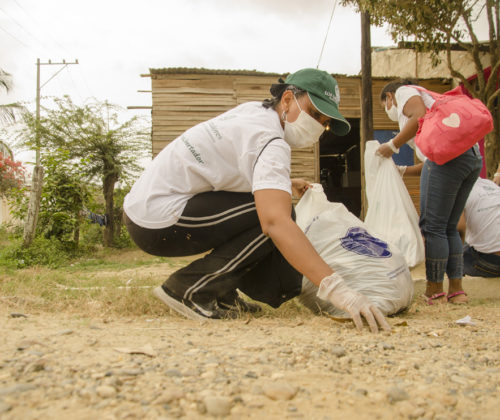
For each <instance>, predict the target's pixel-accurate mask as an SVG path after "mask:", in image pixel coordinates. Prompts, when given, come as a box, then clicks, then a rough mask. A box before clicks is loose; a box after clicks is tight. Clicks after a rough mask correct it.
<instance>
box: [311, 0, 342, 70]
mask: <svg viewBox="0 0 500 420" xmlns="http://www.w3.org/2000/svg"><path fill="white" fill-rule="evenodd" d="M337 2H338V0H334V1H333V9H332V14H331V15H330V22H328V28H327V29H326V34H325V39H324V41H323V46H322V47H321V52H320V54H319V58H318V64H317V65H316V68H319V63H320V62H321V58H322V57H323V51H324V49H325V44H326V40H327V38H328V33H329V32H330V26H331V24H332V20H333V14H334V13H335V9H336V7H337Z"/></svg>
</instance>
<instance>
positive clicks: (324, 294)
mask: <svg viewBox="0 0 500 420" xmlns="http://www.w3.org/2000/svg"><path fill="white" fill-rule="evenodd" d="M317 296H318V297H319V298H320V299H323V300H327V301H330V302H331V303H332V304H333V305H335V306H336V307H337V308H339V309H342V310H343V311H346V312H347V313H348V314H349V315H351V317H352V320H353V321H354V324H355V325H356V328H357V329H358V330H362V329H363V321H362V320H361V315H362V316H363V317H364V318H365V319H366V321H367V322H368V325H369V326H370V330H371V331H372V332H374V333H376V332H378V326H380V327H381V328H382V329H384V330H387V331H390V330H391V327H390V326H389V324H388V323H387V321H386V320H385V318H384V315H382V312H380V310H379V309H378V308H377V307H376V306H375V305H373V304H372V303H371V302H370V301H369V300H368V298H367V297H366V296H363V295H362V294H360V293H358V292H356V291H355V290H353V289H351V288H350V287H348V286H347V285H346V284H345V282H344V279H343V278H342V276H341V275H340V274H338V273H333V274H331V275H329V276H327V277H325V278H324V279H323V280H321V283H320V285H319V289H318V293H317ZM377 323H378V325H377Z"/></svg>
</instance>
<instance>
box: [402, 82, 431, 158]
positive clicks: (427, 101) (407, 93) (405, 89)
mask: <svg viewBox="0 0 500 420" xmlns="http://www.w3.org/2000/svg"><path fill="white" fill-rule="evenodd" d="M395 96H396V102H397V104H398V106H397V109H398V122H399V129H400V130H402V129H403V127H404V126H405V125H406V123H407V122H408V119H409V118H408V117H407V116H406V115H405V114H404V113H403V108H404V107H405V105H406V102H407V101H408V99H410V98H411V97H413V96H420V97H421V98H422V100H423V101H424V105H425V107H426V108H427V109H430V108H431V107H432V105H433V104H434V102H435V101H434V99H432V96H431V95H429V94H428V93H427V92H421V91H419V90H418V89H415V88H413V87H411V86H401V87H399V88H397V89H396V92H395ZM406 144H407V145H408V146H410V147H411V148H412V149H413V150H415V152H416V153H417V157H418V158H419V159H420V160H421V161H422V162H423V161H425V160H426V159H427V157H426V156H425V155H424V154H423V153H422V151H421V150H420V149H419V148H418V147H417V145H416V144H415V137H413V138H412V139H410V140H408V141H407V142H406Z"/></svg>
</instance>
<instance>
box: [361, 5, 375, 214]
mask: <svg viewBox="0 0 500 420" xmlns="http://www.w3.org/2000/svg"><path fill="white" fill-rule="evenodd" d="M372 139H373V101H372V47H371V37H370V13H369V12H367V11H363V10H361V147H360V152H361V156H360V157H361V179H362V180H363V181H362V187H361V189H362V191H361V197H362V199H361V215H362V218H363V219H364V216H365V214H366V195H365V182H364V180H365V176H364V172H365V165H364V162H365V158H364V156H365V144H366V142H367V141H368V140H372Z"/></svg>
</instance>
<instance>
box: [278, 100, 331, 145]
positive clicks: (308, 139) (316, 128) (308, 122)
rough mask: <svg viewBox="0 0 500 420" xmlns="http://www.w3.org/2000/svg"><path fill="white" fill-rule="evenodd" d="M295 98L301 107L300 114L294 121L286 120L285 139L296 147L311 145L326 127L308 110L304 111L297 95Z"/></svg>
mask: <svg viewBox="0 0 500 420" xmlns="http://www.w3.org/2000/svg"><path fill="white" fill-rule="evenodd" d="M293 98H294V99H295V102H296V103H297V106H298V107H299V109H300V114H299V116H298V117H297V119H296V120H295V121H294V122H288V121H286V120H285V141H286V142H287V143H288V144H289V145H290V147H294V148H303V147H310V146H312V145H313V144H314V143H316V142H317V141H318V139H319V136H321V134H322V133H323V131H324V130H325V127H323V125H321V123H319V122H318V121H316V120H315V119H314V118H313V117H311V116H310V115H309V114H308V113H307V112H304V111H302V108H301V107H300V105H299V103H298V102H297V99H296V98H295V95H293Z"/></svg>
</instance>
